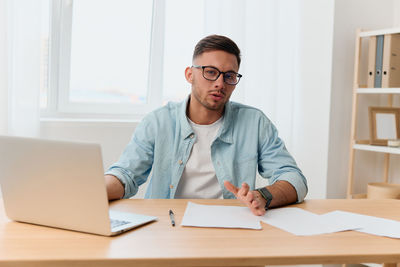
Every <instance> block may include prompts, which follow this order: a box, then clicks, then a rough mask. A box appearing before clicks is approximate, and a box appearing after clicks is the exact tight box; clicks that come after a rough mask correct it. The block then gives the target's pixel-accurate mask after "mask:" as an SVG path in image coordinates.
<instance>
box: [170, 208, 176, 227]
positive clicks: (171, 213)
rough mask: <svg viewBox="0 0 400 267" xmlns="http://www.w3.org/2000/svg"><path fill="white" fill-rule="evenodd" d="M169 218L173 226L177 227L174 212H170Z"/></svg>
mask: <svg viewBox="0 0 400 267" xmlns="http://www.w3.org/2000/svg"><path fill="white" fill-rule="evenodd" d="M169 218H170V219H171V224H172V226H175V218H174V212H173V211H172V210H169Z"/></svg>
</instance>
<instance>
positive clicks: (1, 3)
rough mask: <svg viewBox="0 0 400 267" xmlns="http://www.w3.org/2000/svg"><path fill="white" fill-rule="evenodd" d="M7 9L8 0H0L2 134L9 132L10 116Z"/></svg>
mask: <svg viewBox="0 0 400 267" xmlns="http://www.w3.org/2000/svg"><path fill="white" fill-rule="evenodd" d="M6 11H7V6H6V1H5V0H0V134H6V133H7V117H8V112H7V109H8V94H7V62H8V60H7V52H6V48H7V38H6V29H7V23H6Z"/></svg>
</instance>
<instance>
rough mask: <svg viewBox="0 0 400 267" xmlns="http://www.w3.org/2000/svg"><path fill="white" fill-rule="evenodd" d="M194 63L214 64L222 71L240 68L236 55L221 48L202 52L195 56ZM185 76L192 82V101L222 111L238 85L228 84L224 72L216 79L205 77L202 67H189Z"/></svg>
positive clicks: (209, 108) (200, 64) (201, 64)
mask: <svg viewBox="0 0 400 267" xmlns="http://www.w3.org/2000/svg"><path fill="white" fill-rule="evenodd" d="M193 65H198V66H212V67H214V68H217V69H218V70H219V71H222V72H227V71H234V72H238V70H239V66H238V63H237V60H236V57H235V55H233V54H230V53H227V52H225V51H219V50H216V51H210V52H205V53H203V54H201V55H200V56H198V57H197V58H195V60H194V62H193ZM185 76H186V79H187V81H188V82H189V83H191V84H192V97H191V101H196V102H197V103H199V104H200V105H201V106H203V107H205V108H206V109H208V110H215V111H220V112H221V111H222V110H223V109H224V105H225V103H226V102H228V101H229V98H230V97H231V94H232V92H233V90H234V89H235V87H236V85H229V84H226V83H225V82H224V77H223V74H221V75H220V76H219V77H218V79H217V80H216V81H209V80H207V79H205V78H204V77H203V69H202V68H194V67H191V68H187V69H186V72H185Z"/></svg>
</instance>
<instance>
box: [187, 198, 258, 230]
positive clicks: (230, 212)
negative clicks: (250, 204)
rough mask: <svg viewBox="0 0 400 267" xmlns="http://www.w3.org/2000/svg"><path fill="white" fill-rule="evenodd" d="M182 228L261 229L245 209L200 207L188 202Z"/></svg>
mask: <svg viewBox="0 0 400 267" xmlns="http://www.w3.org/2000/svg"><path fill="white" fill-rule="evenodd" d="M181 225H182V226H197V227H221V228H248V229H262V228H261V224H260V218H259V217H258V216H256V215H254V214H253V213H251V211H250V209H249V208H247V207H235V206H215V205H200V204H195V203H193V202H188V204H187V206H186V211H185V214H184V216H183V219H182V222H181Z"/></svg>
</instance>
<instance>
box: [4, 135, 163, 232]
mask: <svg viewBox="0 0 400 267" xmlns="http://www.w3.org/2000/svg"><path fill="white" fill-rule="evenodd" d="M0 185H1V189H2V193H3V201H4V207H5V210H6V214H7V216H8V217H9V218H10V219H12V220H15V221H20V222H27V223H33V224H39V225H46V226H51V227H57V228H63V229H70V230H75V231H81V232H87V233H93V234H99V235H105V236H112V235H117V234H119V233H122V232H125V231H127V230H130V229H132V228H135V227H137V226H140V225H143V224H146V223H148V222H151V221H154V220H156V219H157V218H156V217H154V216H146V215H140V214H133V213H123V212H118V211H115V210H109V205H108V199H107V192H106V187H105V180H104V176H103V164H102V157H101V148H100V145H98V144H87V143H75V142H65V141H51V140H41V139H33V138H22V137H10V136H0Z"/></svg>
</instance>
